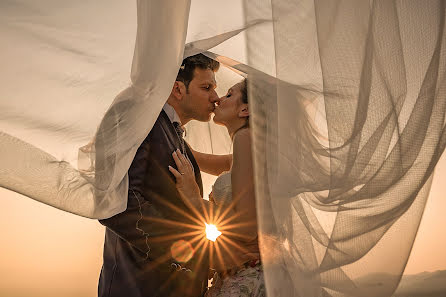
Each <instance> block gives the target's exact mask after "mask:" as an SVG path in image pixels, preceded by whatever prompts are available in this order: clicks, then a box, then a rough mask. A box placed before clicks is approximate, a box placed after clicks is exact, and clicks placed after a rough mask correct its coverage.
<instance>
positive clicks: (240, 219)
mask: <svg viewBox="0 0 446 297" xmlns="http://www.w3.org/2000/svg"><path fill="white" fill-rule="evenodd" d="M233 156H234V161H233V164H232V170H231V171H232V174H231V183H232V201H233V204H234V206H233V209H234V212H235V216H234V219H233V220H232V221H231V222H229V225H230V226H232V228H231V230H230V231H231V233H234V234H240V235H241V234H243V236H241V237H240V238H239V240H240V241H246V242H251V241H252V240H254V239H255V238H256V237H257V213H256V201H255V196H254V169H253V163H252V152H251V136H250V131H249V129H243V130H240V131H239V132H237V133H236V134H235V136H234V154H233Z"/></svg>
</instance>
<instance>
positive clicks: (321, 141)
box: [0, 0, 446, 297]
mask: <svg viewBox="0 0 446 297" xmlns="http://www.w3.org/2000/svg"><path fill="white" fill-rule="evenodd" d="M0 7H1V9H0V15H1V18H0V24H1V25H2V26H0V33H2V34H0V36H2V37H0V38H2V39H5V41H6V43H5V44H7V45H8V46H5V47H2V48H1V49H0V61H1V62H2V65H6V67H2V70H0V71H1V72H0V78H1V79H2V81H3V82H4V84H2V88H1V90H0V96H1V97H0V100H1V101H0V107H1V108H0V164H2V166H1V167H0V186H2V187H4V188H7V189H10V190H12V191H16V192H19V193H21V194H23V195H25V196H28V197H30V198H32V199H35V200H38V201H41V202H43V203H46V204H48V205H51V206H54V207H57V208H59V209H61V210H64V211H68V212H72V213H74V214H77V215H81V216H85V217H90V218H107V217H110V216H112V215H114V214H116V213H119V212H121V211H122V210H124V209H125V207H126V199H127V170H128V168H129V166H130V163H131V161H132V159H133V157H134V154H135V152H136V150H137V148H138V146H139V145H140V143H141V142H142V141H143V139H144V138H145V137H146V135H147V134H148V133H149V131H150V129H151V127H152V125H153V123H154V122H155V120H156V117H157V116H158V114H159V112H160V110H161V108H162V106H163V104H164V102H165V100H166V98H167V97H168V94H169V93H170V90H171V87H172V84H173V81H174V79H175V76H176V73H177V71H178V67H179V65H180V63H181V60H182V59H183V57H186V56H190V55H193V54H196V53H199V52H204V53H205V54H206V55H208V56H210V57H213V58H215V59H217V60H219V61H220V62H221V64H222V65H223V67H221V69H220V70H219V72H218V73H217V74H216V78H217V83H218V88H217V91H218V93H219V94H220V95H223V94H224V93H225V92H226V90H227V89H228V88H229V87H230V86H231V85H233V84H234V83H236V82H238V81H240V80H241V79H242V77H247V79H248V93H249V104H250V109H251V116H250V126H251V132H252V136H253V148H252V149H253V153H254V163H255V164H254V167H255V180H256V199H257V212H258V223H259V234H260V237H259V238H260V247H261V252H262V261H263V265H264V269H265V281H266V288H267V291H268V296H275V297H276V296H302V297H308V296H377V297H378V296H379V297H382V296H391V295H392V294H393V291H394V290H395V288H396V286H397V285H398V282H399V280H400V277H401V274H402V272H403V270H404V267H405V264H406V262H407V258H408V256H409V253H410V250H411V247H412V244H413V241H414V238H415V235H416V231H417V228H418V225H419V223H420V219H421V216H422V214H423V209H424V205H425V202H426V199H427V197H428V193H429V189H430V183H431V178H432V174H433V170H434V167H435V165H436V163H437V161H438V159H439V157H440V155H441V153H442V152H443V150H444V147H445V134H444V123H445V110H446V106H445V104H446V97H445V96H446V94H445V92H446V84H445V70H446V69H445V67H446V60H445V59H446V51H445V41H446V40H445V38H446V37H445V36H446V34H445V31H444V27H445V20H444V18H445V2H444V1H440V0H438V1H435V0H431V1H414V0H405V1H385V0H374V1H373V0H372V1H370V0H367V1H366V0H350V1H347V0H345V1H341V0H339V1H313V0H300V1H297V0H244V1H237V0H231V1H229V0H228V1H224V2H222V1H205V0H194V1H173V0H172V1H148V0H140V1H137V5H136V10H135V6H134V5H129V4H127V3H125V4H124V3H122V1H110V0H108V1H95V2H94V3H93V2H91V3H90V2H88V3H87V2H79V3H78V2H76V3H75V2H73V3H72V4H67V3H64V4H61V3H60V2H59V1H54V0H42V1H39V4H37V3H34V2H30V1H25V0H23V1H22V0H10V1H4V2H3V3H1V4H0ZM105 8H106V9H105ZM135 33H136V42H135ZM11 45H13V46H11ZM133 47H134V49H133ZM132 55H133V62H132V63H131V57H132ZM130 69H131V73H130V75H129V73H128V72H129V70H130ZM186 131H187V133H186V138H187V140H188V142H189V143H190V144H191V145H192V147H194V148H195V149H197V150H200V151H204V152H211V153H218V154H222V153H228V152H230V150H231V141H230V139H229V137H228V136H227V135H226V131H225V129H224V128H222V127H219V126H216V125H215V124H213V123H212V122H211V123H199V122H191V123H189V124H188V125H187V127H186ZM203 180H204V184H205V188H207V190H206V189H205V192H207V193H208V192H209V190H210V186H211V184H212V182H213V178H212V177H210V176H204V179H203Z"/></svg>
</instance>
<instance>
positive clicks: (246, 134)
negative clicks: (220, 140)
mask: <svg viewBox="0 0 446 297" xmlns="http://www.w3.org/2000/svg"><path fill="white" fill-rule="evenodd" d="M236 151H244V152H249V151H251V133H250V131H249V129H248V128H247V129H242V130H240V131H237V133H235V135H234V153H235V152H236Z"/></svg>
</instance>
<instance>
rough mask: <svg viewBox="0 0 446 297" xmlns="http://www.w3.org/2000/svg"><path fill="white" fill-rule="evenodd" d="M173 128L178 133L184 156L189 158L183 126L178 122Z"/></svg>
mask: <svg viewBox="0 0 446 297" xmlns="http://www.w3.org/2000/svg"><path fill="white" fill-rule="evenodd" d="M173 126H174V127H175V132H176V133H177V136H178V140H179V141H180V146H181V152H182V153H183V155H185V156H187V154H186V146H185V144H184V138H183V133H184V130H183V128H181V125H180V123H178V122H174V123H173Z"/></svg>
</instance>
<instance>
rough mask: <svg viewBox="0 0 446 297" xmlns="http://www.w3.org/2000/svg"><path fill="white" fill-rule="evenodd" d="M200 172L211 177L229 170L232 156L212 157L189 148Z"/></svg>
mask: <svg viewBox="0 0 446 297" xmlns="http://www.w3.org/2000/svg"><path fill="white" fill-rule="evenodd" d="M191 151H192V154H193V155H194V158H195V160H196V161H197V164H198V167H200V170H201V171H203V172H206V173H209V174H212V175H220V174H221V173H222V172H224V171H228V170H230V169H231V164H232V155H230V154H229V155H213V154H205V153H201V152H197V151H195V150H193V149H192V148H191Z"/></svg>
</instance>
